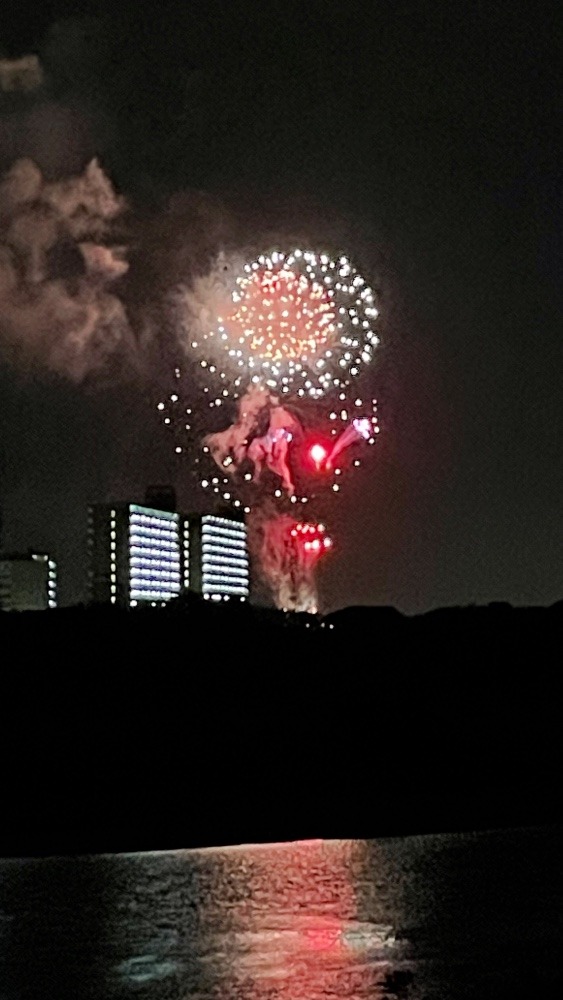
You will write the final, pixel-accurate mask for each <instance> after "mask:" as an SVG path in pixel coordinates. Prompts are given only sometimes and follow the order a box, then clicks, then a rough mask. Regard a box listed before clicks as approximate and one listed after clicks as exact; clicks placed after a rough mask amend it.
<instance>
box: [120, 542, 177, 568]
mask: <svg viewBox="0 0 563 1000" xmlns="http://www.w3.org/2000/svg"><path fill="white" fill-rule="evenodd" d="M129 553H130V555H131V556H153V557H154V558H156V559H158V560H159V562H167V563H170V562H171V563H174V565H176V566H179V565H180V556H179V554H178V552H177V551H176V552H173V551H170V550H168V549H156V548H148V547H146V546H144V545H130V546H129Z"/></svg>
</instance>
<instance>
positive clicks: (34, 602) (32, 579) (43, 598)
mask: <svg viewBox="0 0 563 1000" xmlns="http://www.w3.org/2000/svg"><path fill="white" fill-rule="evenodd" d="M56 606H57V564H56V562H55V560H54V559H51V558H50V557H49V556H48V555H46V554H45V553H44V552H41V553H38V552H29V553H27V554H21V553H14V554H12V555H5V556H1V557H0V609H2V610H3V611H46V610H47V609H49V608H56Z"/></svg>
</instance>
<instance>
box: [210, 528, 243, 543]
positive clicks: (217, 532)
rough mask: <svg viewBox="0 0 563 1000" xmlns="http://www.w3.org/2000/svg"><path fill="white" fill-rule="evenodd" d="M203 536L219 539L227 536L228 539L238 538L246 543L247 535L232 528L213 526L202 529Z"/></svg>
mask: <svg viewBox="0 0 563 1000" xmlns="http://www.w3.org/2000/svg"><path fill="white" fill-rule="evenodd" d="M202 535H203V538H214V539H215V540H216V541H218V540H219V539H221V538H225V539H227V540H228V541H231V540H234V539H237V541H239V542H240V543H242V544H243V545H246V535H245V534H243V533H242V532H240V531H234V530H231V529H230V528H219V527H217V528H215V527H214V528H211V527H205V528H204V529H203V531H202Z"/></svg>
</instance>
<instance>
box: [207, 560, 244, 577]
mask: <svg viewBox="0 0 563 1000" xmlns="http://www.w3.org/2000/svg"><path fill="white" fill-rule="evenodd" d="M210 576H219V577H233V576H244V577H246V578H248V570H247V569H246V567H245V566H218V565H217V564H216V563H204V564H203V577H204V579H207V578H208V577H210Z"/></svg>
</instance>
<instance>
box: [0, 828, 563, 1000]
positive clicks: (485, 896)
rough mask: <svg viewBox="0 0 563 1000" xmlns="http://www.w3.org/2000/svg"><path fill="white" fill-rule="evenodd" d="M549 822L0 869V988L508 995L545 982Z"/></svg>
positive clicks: (253, 997) (551, 858)
mask: <svg viewBox="0 0 563 1000" xmlns="http://www.w3.org/2000/svg"><path fill="white" fill-rule="evenodd" d="M560 847H561V837H560V833H559V832H558V831H554V830H535V831H533V830H531V831H512V832H504V833H496V834H481V835H474V836H459V837H456V836H443V837H419V838H406V839H402V840H386V841H371V842H351V841H345V842H343V841H339V842H322V841H315V842H306V843H298V844H286V845H270V846H267V847H262V846H257V847H243V848H230V849H225V850H209V851H199V852H193V851H192V852H188V851H186V852H183V851H178V852H170V853H155V854H139V855H122V856H116V857H109V856H105V857H98V858H77V859H48V860H43V861H7V862H3V863H1V864H0V996H1V997H2V998H4V997H6V998H9V1000H12V998H22V1000H23V998H31V997H38V998H39V997H41V1000H49V998H51V997H52V998H53V1000H54V998H56V1000H62V998H64V997H73V1000H76V998H77V997H78V996H80V997H96V998H98V1000H99V998H106V997H107V998H113V997H120V998H121V997H122V998H125V997H129V996H131V997H136V998H137V997H139V998H149V997H150V998H151V1000H153V998H154V1000H158V998H165V997H166V998H168V997H178V998H180V997H181V998H185V1000H192V998H193V1000H195V998H197V1000H205V998H211V997H214V998H219V997H220V998H222V1000H227V998H228V1000H242V998H245V1000H301V998H303V1000H318V998H321V997H322V998H328V997H331V998H340V1000H347V998H355V1000H364V998H368V997H369V998H376V1000H377V998H384V997H396V998H399V997H400V998H410V997H412V998H415V1000H422V998H423V997H425V998H428V1000H429V998H436V1000H446V998H447V1000H453V998H454V997H455V1000H462V998H464V997H467V998H469V997H475V996H479V998H480V1000H487V998H491V1000H493V998H494V1000H503V998H504V997H506V998H508V997H509V996H510V998H511V1000H518V998H520V997H523V996H524V995H525V996H526V997H534V996H536V995H539V994H540V992H542V991H543V990H544V989H548V988H549V989H550V990H551V991H553V990H554V989H556V988H557V986H558V985H559V986H560V985H561V972H560V964H559V961H560V960H559V950H560V947H559V945H560V934H561V930H562V929H563V920H562V917H561V894H560V888H561V874H560V871H559V868H560V862H559V857H560V853H559V852H560Z"/></svg>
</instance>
